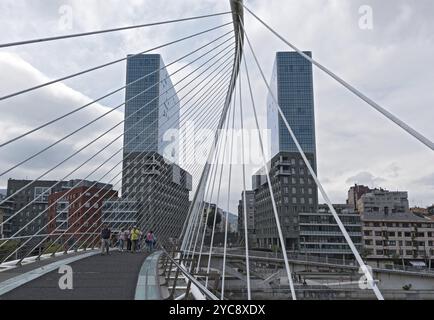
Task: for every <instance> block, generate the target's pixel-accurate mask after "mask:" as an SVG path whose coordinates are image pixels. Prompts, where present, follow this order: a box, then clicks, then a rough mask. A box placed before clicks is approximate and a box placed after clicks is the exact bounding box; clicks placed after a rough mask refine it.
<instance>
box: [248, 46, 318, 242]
mask: <svg viewBox="0 0 434 320" xmlns="http://www.w3.org/2000/svg"><path fill="white" fill-rule="evenodd" d="M306 54H307V55H309V56H311V53H310V52H306ZM271 88H272V91H273V93H274V96H275V97H277V99H278V103H279V106H280V108H281V109H282V112H283V114H284V116H285V119H286V120H287V121H288V123H289V125H290V126H291V128H292V130H293V132H294V134H295V136H296V138H297V140H298V142H299V143H300V146H301V148H302V149H303V151H304V153H305V154H306V157H307V158H308V160H309V162H310V164H311V166H312V168H313V170H314V172H315V173H316V168H317V164H316V162H317V158H316V142H315V114H314V94H313V74H312V65H311V64H310V63H309V62H308V61H306V60H305V59H304V58H303V57H301V56H300V55H298V54H297V53H295V52H278V53H277V54H276V60H275V63H274V69H273V75H272V80H271ZM267 105H268V108H267V122H268V128H269V129H270V130H271V137H272V138H271V139H272V140H271V141H272V147H271V153H272V159H271V161H270V162H269V163H268V167H269V171H270V177H271V184H272V188H273V192H274V196H275V199H276V206H277V210H278V214H279V216H280V218H281V220H282V221H281V225H282V232H283V236H284V238H285V242H286V247H287V249H288V250H298V249H299V213H300V212H316V211H317V208H318V194H317V188H316V186H315V183H314V181H313V179H312V177H311V175H310V172H309V170H308V168H307V166H306V165H305V163H304V161H303V159H302V157H301V155H300V154H299V150H298V149H297V147H296V144H295V142H294V140H293V139H292V137H291V136H290V134H289V131H288V130H287V127H286V125H285V123H284V121H283V119H282V118H281V117H280V115H279V113H278V111H277V106H276V104H275V101H274V100H273V98H272V95H271V94H270V95H269V96H268V100H267ZM264 171H265V170H264V168H262V169H261V170H260V171H258V173H257V174H255V175H254V176H253V189H254V191H255V230H256V238H257V245H258V246H259V247H260V248H271V247H272V246H274V245H279V244H280V242H279V237H278V233H277V227H276V221H275V217H274V213H273V207H272V202H271V196H270V192H269V186H268V182H267V179H266V176H265V174H264Z"/></svg>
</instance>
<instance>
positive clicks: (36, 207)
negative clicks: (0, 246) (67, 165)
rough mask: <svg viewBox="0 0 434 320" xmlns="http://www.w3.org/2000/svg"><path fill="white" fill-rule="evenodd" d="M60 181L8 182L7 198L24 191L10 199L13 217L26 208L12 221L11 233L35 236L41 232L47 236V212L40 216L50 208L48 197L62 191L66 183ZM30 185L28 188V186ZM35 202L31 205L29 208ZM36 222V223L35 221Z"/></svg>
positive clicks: (13, 180) (12, 180)
mask: <svg viewBox="0 0 434 320" xmlns="http://www.w3.org/2000/svg"><path fill="white" fill-rule="evenodd" d="M57 182H58V181H44V180H39V181H35V182H33V181H31V180H15V179H9V180H8V188H7V197H10V196H11V195H14V194H15V193H16V192H17V191H19V190H21V189H23V190H22V191H20V192H19V193H18V194H16V195H14V196H13V198H12V199H10V202H9V206H10V207H12V210H11V211H12V212H11V215H14V214H15V213H17V212H18V211H20V210H21V209H23V208H24V207H26V208H25V209H24V210H23V211H22V212H20V213H19V214H18V215H16V216H15V217H14V218H12V219H11V223H10V233H11V235H13V234H15V233H17V232H18V231H19V230H21V229H23V230H22V231H20V232H19V234H18V236H26V235H33V234H35V233H37V232H38V231H40V234H46V233H47V228H46V224H47V222H48V219H47V217H48V214H47V212H45V213H43V214H42V215H40V213H41V212H43V211H44V210H45V209H47V207H48V196H49V195H50V194H51V193H54V192H58V191H62V190H63V186H64V185H65V184H66V183H59V184H58V185H57V186H55V185H56V184H57ZM27 185H28V186H27ZM31 202H33V203H32V204H31V205H29V206H27V205H28V204H30V203H31ZM33 220H34V221H33Z"/></svg>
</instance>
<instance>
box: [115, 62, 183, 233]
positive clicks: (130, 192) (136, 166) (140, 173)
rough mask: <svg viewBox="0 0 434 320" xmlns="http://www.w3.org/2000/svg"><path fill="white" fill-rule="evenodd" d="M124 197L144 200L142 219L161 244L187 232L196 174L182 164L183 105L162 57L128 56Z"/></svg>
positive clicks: (141, 206)
mask: <svg viewBox="0 0 434 320" xmlns="http://www.w3.org/2000/svg"><path fill="white" fill-rule="evenodd" d="M126 81H127V85H128V86H127V88H126V95H125V100H126V104H125V128H124V130H125V134H124V161H123V177H122V199H123V200H126V201H132V202H140V204H141V205H140V209H139V211H138V213H137V221H138V223H139V227H140V228H141V229H142V230H148V231H149V230H153V231H154V232H155V233H156V235H157V237H158V238H159V239H160V240H165V239H167V238H169V237H177V236H178V235H179V234H180V233H181V231H182V230H181V229H182V226H183V223H184V220H185V219H186V217H187V214H188V209H189V192H190V191H191V190H192V177H191V175H190V174H189V173H188V172H186V171H185V170H183V169H182V168H180V167H179V166H178V165H177V164H176V162H177V157H178V148H179V146H178V143H177V142H175V143H174V142H173V141H171V140H170V139H169V140H170V141H169V140H168V141H166V140H167V137H166V136H165V135H166V134H167V133H169V132H170V131H169V130H172V129H173V130H178V129H179V115H180V103H179V99H178V97H177V94H176V91H175V88H174V87H173V84H172V82H171V80H170V77H169V74H168V73H167V70H166V69H165V66H164V62H163V60H162V58H161V56H160V55H159V54H149V55H137V56H128V59H127V75H126Z"/></svg>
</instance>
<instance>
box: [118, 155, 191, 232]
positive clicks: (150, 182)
mask: <svg viewBox="0 0 434 320" xmlns="http://www.w3.org/2000/svg"><path fill="white" fill-rule="evenodd" d="M141 159H142V161H140V162H138V163H137V162H134V161H132V162H131V163H130V162H129V160H128V159H127V160H126V162H125V163H126V164H127V165H129V166H130V169H128V170H127V171H126V172H124V182H125V183H124V188H125V189H124V191H125V194H126V196H124V197H122V198H123V199H124V200H126V201H135V202H140V209H139V212H138V215H137V220H138V223H139V226H140V228H141V229H143V230H153V231H155V232H159V238H160V239H168V238H170V237H172V238H176V237H179V235H180V234H181V232H182V226H183V224H184V221H185V219H186V218H187V214H188V209H189V192H190V191H191V190H192V177H191V175H190V174H189V173H188V172H187V171H185V170H183V169H181V168H180V167H179V166H178V165H176V164H169V163H168V162H167V161H166V159H164V158H163V157H162V156H161V155H159V154H158V153H149V154H147V155H146V156H141Z"/></svg>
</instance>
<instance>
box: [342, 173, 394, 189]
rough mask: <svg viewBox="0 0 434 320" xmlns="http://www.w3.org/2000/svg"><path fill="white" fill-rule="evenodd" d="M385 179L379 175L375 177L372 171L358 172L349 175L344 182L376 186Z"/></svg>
mask: <svg viewBox="0 0 434 320" xmlns="http://www.w3.org/2000/svg"><path fill="white" fill-rule="evenodd" d="M386 181H387V180H386V179H384V178H381V177H375V176H374V175H373V174H372V173H369V172H360V173H358V174H356V175H355V176H353V177H350V178H348V179H347V180H346V183H348V184H350V185H353V184H362V185H367V186H369V187H378V186H379V185H381V183H384V182H386Z"/></svg>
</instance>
